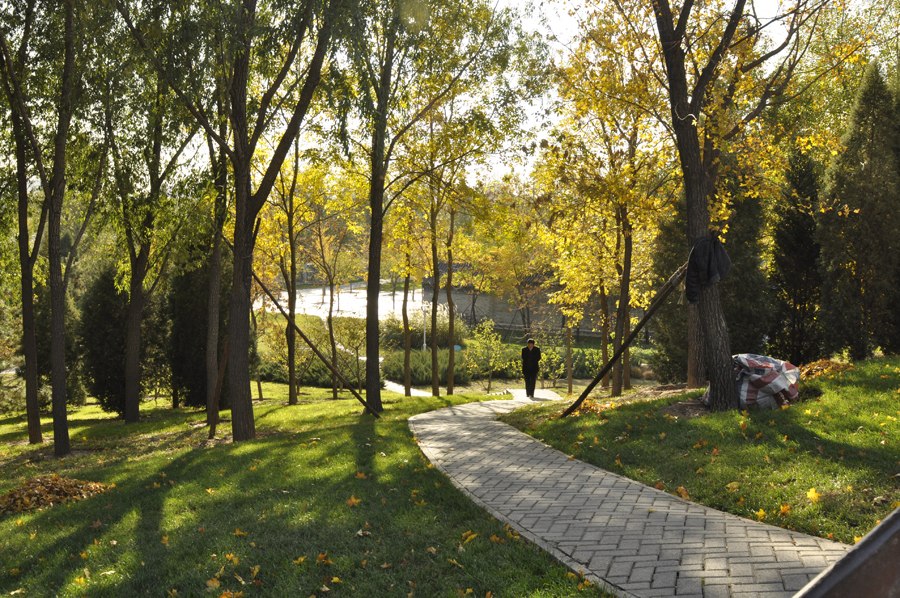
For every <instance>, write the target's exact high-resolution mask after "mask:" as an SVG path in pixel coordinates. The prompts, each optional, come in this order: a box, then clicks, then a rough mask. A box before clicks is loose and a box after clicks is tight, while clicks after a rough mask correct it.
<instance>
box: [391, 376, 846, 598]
mask: <svg viewBox="0 0 900 598" xmlns="http://www.w3.org/2000/svg"><path fill="white" fill-rule="evenodd" d="M513 394H514V396H516V395H522V396H516V398H515V399H513V400H505V401H490V402H484V403H470V404H467V405H460V406H455V407H448V408H445V409H440V410H438V411H432V412H429V413H423V414H420V415H417V416H415V417H412V418H410V420H409V425H410V428H411V429H412V431H413V433H414V434H415V435H416V436H417V437H418V440H419V446H420V447H421V449H422V451H423V452H424V453H425V455H426V456H427V457H428V458H429V459H430V460H431V461H432V463H434V464H435V466H437V467H438V468H440V469H441V470H442V471H443V472H444V473H446V474H447V475H448V476H449V477H450V478H451V480H452V481H453V483H454V484H455V485H456V486H458V487H460V488H461V489H462V490H463V491H464V492H465V493H466V494H468V495H469V496H470V497H472V499H473V500H475V502H477V503H478V504H480V505H481V506H482V507H484V508H485V509H487V510H488V511H489V512H490V513H491V514H492V515H494V516H495V517H497V518H498V519H500V520H501V521H505V522H507V523H510V524H512V527H513V528H514V529H516V530H517V531H518V532H519V533H520V534H522V535H523V536H525V537H526V538H528V539H529V540H531V541H533V542H535V543H537V544H538V545H540V546H541V547H543V548H544V549H545V550H547V551H549V552H550V553H552V554H553V555H554V556H555V557H556V558H557V559H559V560H560V561H562V562H563V563H565V564H566V565H568V566H569V567H570V568H572V569H574V570H578V569H581V570H582V571H583V572H584V574H585V576H586V577H588V578H589V579H594V580H595V581H600V582H604V583H605V584H606V585H607V587H608V589H610V590H611V591H612V592H613V593H615V594H618V595H619V596H623V597H629V598H633V597H648V598H649V597H654V596H691V597H695V598H719V597H722V598H725V597H728V598H750V597H766V598H770V597H771V598H776V597H778V598H781V597H788V596H791V595H793V594H794V592H796V591H797V590H799V589H800V588H802V587H803V586H804V585H806V583H807V582H808V581H809V580H811V579H812V578H813V577H815V576H816V575H818V574H819V572H821V571H822V570H823V569H825V568H826V567H827V566H828V565H830V564H831V563H833V562H834V561H836V560H838V559H839V558H840V557H842V556H843V555H844V553H846V552H847V551H848V550H849V549H850V547H849V546H846V545H844V544H839V543H837V542H831V541H829V540H825V539H822V538H814V537H812V536H807V535H805V534H800V533H796V532H791V531H789V530H785V529H782V528H779V527H773V526H770V525H765V524H762V523H757V522H755V521H750V520H747V519H742V518H740V517H736V516H734V515H729V514H726V513H722V512H720V511H716V510H713V509H708V508H706V507H702V506H700V505H697V504H694V503H692V502H689V501H685V500H681V499H680V498H677V497H675V496H672V495H670V494H667V493H665V492H662V491H660V490H656V489H655V488H650V487H648V486H644V485H643V484H639V483H637V482H633V481H631V480H628V479H626V478H623V477H621V476H619V475H616V474H614V473H610V472H608V471H604V470H602V469H598V468H596V467H594V466H592V465H588V464H586V463H583V462H581V461H579V460H572V461H570V460H569V457H568V456H567V455H565V454H563V453H561V452H559V451H557V450H555V449H552V448H550V447H548V446H546V445H545V444H543V443H541V442H538V441H536V440H534V439H533V438H531V437H530V436H528V435H526V434H523V433H521V432H519V431H518V430H516V429H514V428H512V427H511V426H508V425H506V424H504V423H501V422H499V421H497V420H496V417H497V415H499V414H500V413H505V412H506V411H510V410H512V409H515V408H517V407H520V406H522V405H526V404H529V403H531V401H530V400H528V399H526V398H525V397H524V392H520V393H516V391H513ZM542 394H544V396H546V394H547V393H541V392H539V393H538V396H539V397H540V396H541V395H542Z"/></svg>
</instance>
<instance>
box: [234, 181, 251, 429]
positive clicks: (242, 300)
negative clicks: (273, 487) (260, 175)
mask: <svg viewBox="0 0 900 598" xmlns="http://www.w3.org/2000/svg"><path fill="white" fill-rule="evenodd" d="M249 188H250V172H249V164H248V165H247V168H246V169H245V170H243V171H236V172H235V197H236V198H237V197H241V196H242V195H243V197H249V195H250V193H249V191H250V189H249ZM235 204H236V206H235V207H236V212H237V213H236V215H235V220H234V276H233V278H232V283H231V284H232V287H231V300H230V305H229V310H228V338H229V342H230V344H231V351H229V352H228V366H227V368H228V372H227V376H228V393H229V396H230V399H231V430H232V437H233V438H234V440H235V441H241V440H251V439H253V438H255V437H256V422H254V420H253V402H252V398H251V396H250V317H249V316H250V308H251V305H250V282H251V276H252V262H253V240H254V239H253V219H254V217H255V214H248V211H247V203H246V202H241V201H236V202H235Z"/></svg>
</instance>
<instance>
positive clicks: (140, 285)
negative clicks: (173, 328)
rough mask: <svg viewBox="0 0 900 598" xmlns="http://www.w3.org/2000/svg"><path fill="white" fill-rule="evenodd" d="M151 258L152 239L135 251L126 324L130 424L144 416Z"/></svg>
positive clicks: (126, 397) (126, 369)
mask: <svg viewBox="0 0 900 598" xmlns="http://www.w3.org/2000/svg"><path fill="white" fill-rule="evenodd" d="M127 226H128V224H127V223H126V227H127ZM128 236H129V239H128V243H129V245H130V244H131V243H132V238H131V235H128ZM149 261H150V243H148V242H144V243H142V244H141V245H140V249H139V251H138V253H137V254H135V253H133V252H132V253H131V282H130V283H129V298H128V316H127V319H126V324H125V423H127V424H133V423H137V422H138V421H140V418H141V413H140V409H141V315H142V314H143V311H144V279H145V278H146V277H147V267H148V263H149Z"/></svg>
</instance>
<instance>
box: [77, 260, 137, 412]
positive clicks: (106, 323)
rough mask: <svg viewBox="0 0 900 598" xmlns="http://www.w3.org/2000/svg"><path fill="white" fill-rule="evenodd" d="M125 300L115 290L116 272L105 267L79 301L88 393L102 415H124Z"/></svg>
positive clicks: (126, 302) (126, 315)
mask: <svg viewBox="0 0 900 598" xmlns="http://www.w3.org/2000/svg"><path fill="white" fill-rule="evenodd" d="M127 319H128V296H127V295H126V294H125V293H124V292H121V291H119V290H118V289H117V288H116V269H115V267H114V266H113V265H112V264H108V265H107V266H106V267H104V268H103V269H102V270H101V271H100V273H99V275H98V276H97V277H96V278H95V279H94V280H93V281H91V282H90V283H89V284H88V287H87V290H86V291H85V293H84V296H83V297H82V304H81V326H80V330H79V332H80V334H79V336H80V344H81V356H82V360H83V361H84V368H85V373H86V374H87V378H88V390H89V391H90V393H91V394H92V395H93V396H95V397H96V398H97V400H98V401H100V407H101V408H102V409H103V410H104V411H108V412H115V413H118V414H119V415H121V414H123V413H125V327H126V322H127Z"/></svg>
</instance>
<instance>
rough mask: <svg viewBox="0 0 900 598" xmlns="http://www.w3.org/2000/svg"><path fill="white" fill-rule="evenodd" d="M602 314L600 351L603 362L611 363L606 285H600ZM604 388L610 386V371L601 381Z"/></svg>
mask: <svg viewBox="0 0 900 598" xmlns="http://www.w3.org/2000/svg"><path fill="white" fill-rule="evenodd" d="M600 314H601V316H600V317H601V318H602V320H603V321H602V323H601V325H600V332H601V334H602V338H603V340H602V341H601V342H600V347H601V349H600V351H601V353H602V354H603V363H609V298H608V297H607V296H606V287H604V286H601V287H600ZM601 384H602V385H603V388H609V372H607V373H606V374H605V375H604V376H603V381H602V382H601Z"/></svg>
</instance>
